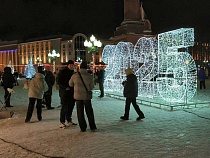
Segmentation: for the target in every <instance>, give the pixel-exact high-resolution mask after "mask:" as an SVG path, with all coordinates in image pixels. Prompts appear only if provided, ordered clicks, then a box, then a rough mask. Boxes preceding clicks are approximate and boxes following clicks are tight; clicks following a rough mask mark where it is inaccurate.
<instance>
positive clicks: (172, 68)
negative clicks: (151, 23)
mask: <svg viewBox="0 0 210 158" xmlns="http://www.w3.org/2000/svg"><path fill="white" fill-rule="evenodd" d="M193 44H194V30H193V29H192V28H182V29H178V30H174V31H169V32H166V33H162V34H159V35H158V41H157V39H155V38H140V39H139V40H138V41H137V43H136V45H135V47H134V46H133V45H132V44H131V43H129V42H119V43H118V44H117V45H116V46H113V45H107V46H106V47H104V50H103V53H102V59H103V61H105V62H106V63H108V67H107V70H106V75H105V84H104V88H105V90H106V91H116V92H122V89H123V87H122V85H121V83H122V81H123V80H125V78H126V76H125V69H127V68H129V67H130V68H133V69H134V73H135V74H136V76H137V78H138V86H139V87H138V88H139V95H140V96H144V97H161V98H162V99H163V100H165V101H170V102H183V101H185V102H187V101H188V100H190V99H191V98H192V97H193V96H194V94H195V92H196V89H197V70H196V65H195V62H194V60H193V58H192V56H191V55H190V54H189V53H188V52H178V48H187V47H189V46H193Z"/></svg>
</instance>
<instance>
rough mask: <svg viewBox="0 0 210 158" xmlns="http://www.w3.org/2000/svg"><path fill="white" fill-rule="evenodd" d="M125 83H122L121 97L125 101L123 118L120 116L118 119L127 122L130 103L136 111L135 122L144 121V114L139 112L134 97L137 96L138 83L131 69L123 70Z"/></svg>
mask: <svg viewBox="0 0 210 158" xmlns="http://www.w3.org/2000/svg"><path fill="white" fill-rule="evenodd" d="M125 74H126V78H127V80H126V81H123V83H122V84H123V86H124V90H123V95H124V97H126V101H125V113H124V116H121V117H120V119H122V120H128V119H129V111H130V104H131V103H132V105H133V107H134V109H135V110H136V112H137V114H138V117H137V119H136V120H141V119H144V118H145V117H144V113H143V112H142V111H141V110H140V108H139V106H138V105H137V103H136V97H137V96H138V82H137V77H136V75H134V74H133V70H132V68H128V69H126V70H125Z"/></svg>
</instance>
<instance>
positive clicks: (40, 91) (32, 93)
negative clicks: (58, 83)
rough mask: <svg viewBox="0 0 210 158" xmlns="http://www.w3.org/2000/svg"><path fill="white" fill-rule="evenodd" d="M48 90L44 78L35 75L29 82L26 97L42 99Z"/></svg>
mask: <svg viewBox="0 0 210 158" xmlns="http://www.w3.org/2000/svg"><path fill="white" fill-rule="evenodd" d="M47 90H48V85H47V83H46V81H45V77H44V75H43V74H41V73H36V74H35V76H34V78H32V79H31V81H30V82H29V90H28V97H29V98H37V99H42V98H43V95H44V92H46V91H47Z"/></svg>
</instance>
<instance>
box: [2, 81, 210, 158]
mask: <svg viewBox="0 0 210 158" xmlns="http://www.w3.org/2000/svg"><path fill="white" fill-rule="evenodd" d="M19 83H20V85H19V86H15V87H14V91H15V93H14V94H12V98H11V103H12V105H14V107H13V108H7V109H8V110H12V111H14V116H13V117H12V118H7V119H1V120H0V134H1V136H0V142H1V143H0V147H1V150H0V156H1V157H7V158H12V157H31V158H34V157H37V158H42V157H66V158H71V157H72V158H74V157H81V158H83V157H93V158H98V157H102V158H107V157H113V158H119V157H136V158H139V157H141V158H172V157H188V158H198V157H205V158H207V157H209V155H210V151H209V147H208V146H209V144H210V139H209V137H210V133H209V130H210V126H209V119H210V117H209V116H210V111H209V106H205V107H203V108H202V107H200V108H189V109H188V108H187V107H185V108H183V109H179V110H175V111H169V110H164V109H158V108H154V107H149V106H144V105H141V104H139V106H140V108H141V110H142V111H143V112H144V113H145V119H144V120H142V121H136V117H137V115H136V113H135V111H134V109H133V108H132V107H131V111H130V113H131V114H130V120H127V121H121V120H120V116H121V115H122V114H123V112H124V100H117V99H114V98H110V97H107V96H105V97H104V98H102V99H100V98H98V97H97V95H98V90H97V86H96V89H95V90H94V95H93V99H92V104H93V109H94V112H95V120H96V124H97V127H98V131H97V132H91V131H90V130H89V129H88V130H87V132H85V133H83V132H80V129H79V127H78V126H71V127H69V128H66V129H60V128H59V112H60V108H55V109H54V110H47V109H45V108H43V120H42V121H41V122H38V120H37V118H36V114H35V113H34V115H33V117H32V120H31V123H29V124H26V123H25V122H24V119H25V116H26V111H27V104H28V96H27V90H23V80H20V81H19ZM209 87H210V82H209V80H207V89H206V90H198V93H199V96H200V97H201V99H206V98H209V95H210V91H209ZM3 95H4V94H3V93H2V87H1V95H0V99H1V100H3ZM121 95H122V94H121ZM59 105H60V100H59V96H58V90H56V89H55V87H54V90H53V102H52V106H54V107H57V106H59ZM73 121H75V122H77V116H76V109H74V112H73Z"/></svg>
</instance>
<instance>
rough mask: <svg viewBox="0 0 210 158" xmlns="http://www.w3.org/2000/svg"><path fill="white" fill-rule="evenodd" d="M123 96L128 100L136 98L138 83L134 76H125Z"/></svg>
mask: <svg viewBox="0 0 210 158" xmlns="http://www.w3.org/2000/svg"><path fill="white" fill-rule="evenodd" d="M123 95H124V97H128V98H136V97H137V96H138V82H137V78H136V75H134V74H129V75H127V80H126V82H125V83H124V91H123Z"/></svg>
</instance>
